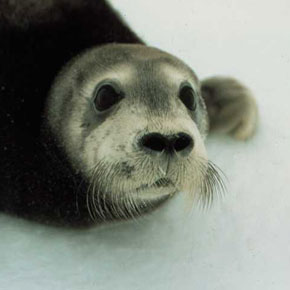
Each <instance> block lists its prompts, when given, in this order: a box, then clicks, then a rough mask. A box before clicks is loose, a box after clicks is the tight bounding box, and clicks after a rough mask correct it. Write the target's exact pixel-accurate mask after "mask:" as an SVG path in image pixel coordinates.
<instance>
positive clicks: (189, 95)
mask: <svg viewBox="0 0 290 290" xmlns="http://www.w3.org/2000/svg"><path fill="white" fill-rule="evenodd" d="M179 98H180V100H181V101H182V102H183V104H184V105H185V106H186V108H187V109H189V110H191V111H194V110H195V109H196V101H195V93H194V90H193V88H192V87H191V86H189V85H185V86H183V87H182V88H181V89H180V92H179Z"/></svg>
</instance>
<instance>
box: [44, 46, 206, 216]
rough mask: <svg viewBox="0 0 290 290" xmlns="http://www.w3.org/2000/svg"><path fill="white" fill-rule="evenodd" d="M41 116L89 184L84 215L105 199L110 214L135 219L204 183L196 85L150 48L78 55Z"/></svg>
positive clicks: (202, 118) (176, 63)
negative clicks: (150, 205) (143, 210)
mask: <svg viewBox="0 0 290 290" xmlns="http://www.w3.org/2000/svg"><path fill="white" fill-rule="evenodd" d="M46 116H47V124H48V127H49V128H50V129H51V131H52V132H53V134H54V135H55V136H56V137H57V140H58V143H59V144H61V146H62V148H63V150H64V151H65V152H66V153H67V154H68V157H69V161H70V162H71V164H72V166H73V168H74V169H75V170H76V171H80V172H81V173H82V175H83V176H85V178H86V179H87V180H88V182H89V184H90V185H91V188H92V190H91V191H89V192H88V206H90V207H91V212H92V213H93V212H94V211H97V210H98V208H97V206H96V204H97V203H96V201H95V200H96V199H100V198H106V199H107V200H110V201H111V202H113V203H114V204H115V207H116V211H117V212H116V214H121V213H120V212H121V211H122V210H126V212H130V213H131V214H133V215H135V214H136V213H137V212H138V211H141V209H140V206H142V205H144V204H145V205H146V203H153V202H154V201H159V200H160V199H164V197H169V196H170V195H172V194H174V193H175V192H177V191H182V190H187V191H190V192H192V191H194V190H196V189H197V187H199V186H200V183H201V181H202V180H203V178H204V172H205V171H203V170H201V167H202V168H204V169H206V166H207V157H206V151H205V148H204V143H203V139H204V137H205V135H206V130H207V122H206V120H207V117H206V110H205V105H204V103H203V99H202V97H201V93H200V86H199V82H198V79H197V77H196V76H195V74H194V72H193V71H192V70H191V69H190V68H189V67H187V66H186V65H185V64H184V63H182V62H181V61H180V60H178V59H177V58H175V57H173V56H171V55H169V54H167V53H165V52H163V51H160V50H158V49H155V48H151V47H146V46H143V45H125V44H111V45H105V46H102V47H98V48H94V49H92V50H89V51H86V52H85V53H83V54H82V55H80V56H78V57H76V58H75V59H74V60H72V61H71V62H70V63H69V64H68V65H67V66H66V67H65V68H64V69H63V70H62V72H61V73H60V75H59V76H58V77H57V79H56V81H55V83H54V85H53V86H52V90H51V92H50V96H49V98H48V103H47V113H46ZM99 195H100V196H99ZM123 207H124V208H123ZM118 211H119V212H118ZM134 211H136V212H134Z"/></svg>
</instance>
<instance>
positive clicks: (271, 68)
mask: <svg viewBox="0 0 290 290" xmlns="http://www.w3.org/2000/svg"><path fill="white" fill-rule="evenodd" d="M111 2H112V3H113V4H114V6H115V7H116V8H117V9H118V10H119V11H120V13H121V14H122V15H123V17H125V19H126V20H127V22H128V23H130V25H131V26H132V27H133V28H134V29H135V31H137V32H138V33H139V35H140V36H141V37H143V38H144V39H145V40H146V41H147V43H148V44H150V45H152V46H156V47H159V48H161V49H164V50H166V51H168V52H171V53H172V54H174V55H176V56H178V57H180V58H181V59H183V60H184V61H185V62H186V63H188V64H189V65H190V66H191V67H192V68H193V69H194V71H195V72H196V73H197V75H198V76H199V77H200V78H204V77H207V76H211V75H230V76H234V77H236V78H238V79H240V80H241V81H243V82H244V83H246V84H247V85H248V86H249V87H250V88H251V89H252V91H253V93H254V95H255V96H256V99H257V102H258V106H259V114H260V123H259V129H258V132H257V134H256V136H255V137H254V138H253V139H251V140H249V141H246V142H238V141H234V140H232V139H231V138H230V137H227V136H210V137H209V138H208V140H207V141H206V146H207V149H208V154H209V156H210V159H211V160H212V161H213V162H215V163H216V164H218V166H219V167H220V168H221V169H222V170H223V171H224V173H225V174H226V176H227V179H228V181H227V185H228V193H227V194H226V195H225V197H224V198H223V199H222V200H217V201H216V202H215V203H214V205H213V206H212V208H211V209H208V210H201V209H199V208H197V207H194V208H193V209H192V210H191V211H189V210H188V209H187V205H186V199H185V198H184V197H183V195H182V194H180V195H179V196H177V197H176V198H175V199H173V200H171V201H170V202H169V203H168V204H167V205H166V206H164V207H162V208H160V209H158V210H157V211H155V212H154V213H153V214H152V215H149V216H146V217H144V218H142V219H140V220H138V221H130V222H127V223H118V224H113V225H112V224H111V225H104V226H101V227H98V228H92V229H89V230H66V229H56V228H53V227H47V226H44V225H39V224H34V223H30V222H27V221H24V220H22V219H16V218H12V217H9V216H6V215H3V214H1V215H0V229H1V234H0V289H1V290H10V289H17V290H18V289H22V290H24V289H29V290H35V289H37V290H39V289H41V290H42V289H43V290H46V289H53V290H58V289H61V290H66V289H68V290H76V289H77V290H81V289H84V290H86V289H98V290H103V289H106V290H110V289H114V290H123V289H124V290H127V289H128V290H131V289H132V290H133V289H134V290H137V289H140V290H141V289H142V290H143V289H154V290H155V289H156V290H163V289H164V290H165V289H166V290H170V289H183V290H187V289H188V290H193V289H198V290H233V289H234V290H244V289H247V290H288V289H290V286H289V285H290V190H289V181H290V154H289V150H290V113H289V112H290V30H289V29H290V17H289V16H290V2H289V1H288V0H275V1H274V0H263V1H262V0H255V1H253V0H243V1H241V0H239V1H238V0H219V1H211V0H202V1H201V0H195V1H192V0H171V1H168V0H167V1H165V0H164V1H163V0H134V1H133V0H113V1H111ZM287 148H288V149H287Z"/></svg>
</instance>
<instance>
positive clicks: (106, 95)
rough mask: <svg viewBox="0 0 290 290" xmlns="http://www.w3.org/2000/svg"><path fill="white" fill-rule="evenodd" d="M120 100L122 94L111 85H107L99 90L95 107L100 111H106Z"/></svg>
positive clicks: (95, 99)
mask: <svg viewBox="0 0 290 290" xmlns="http://www.w3.org/2000/svg"><path fill="white" fill-rule="evenodd" d="M120 99H121V96H120V93H118V92H117V91H116V90H115V88H114V87H112V86H111V85H108V84H106V85H103V86H102V87H100V88H99V89H98V90H97V92H96V95H95V98H94V105H95V108H96V109H97V110H98V111H105V110H107V109H109V108H110V107H112V106H113V105H114V104H116V103H117V102H118V101H119V100H120Z"/></svg>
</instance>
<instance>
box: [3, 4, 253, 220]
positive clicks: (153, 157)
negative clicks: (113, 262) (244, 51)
mask: <svg viewBox="0 0 290 290" xmlns="http://www.w3.org/2000/svg"><path fill="white" fill-rule="evenodd" d="M0 39H1V43H0V63H1V68H0V136H1V137H0V138H1V139H0V160H1V164H0V210H1V211H2V212H6V213H9V214H14V215H17V216H21V217H24V218H28V219H33V220H37V221H40V222H43V223H52V224H59V225H72V226H77V225H91V224H95V223H96V222H98V221H108V220H116V219H124V218H130V217H136V216H139V215H141V214H144V213H146V212H149V211H151V210H152V209H154V208H156V207H157V206H159V205H161V204H163V203H164V201H165V200H167V199H168V198H170V197H171V196H172V195H174V194H175V193H176V192H179V191H186V192H188V193H189V194H191V195H197V196H198V195H199V196H200V197H201V198H202V199H204V200H209V199H211V198H212V196H213V194H214V190H215V189H216V188H222V181H221V179H220V177H219V174H218V172H217V170H216V169H215V166H214V165H213V164H212V163H211V162H210V161H209V160H208V158H207V154H206V149H205V146H204V139H205V137H206V135H207V131H208V129H209V128H210V129H216V130H220V131H224V132H226V133H230V134H232V135H233V136H234V137H235V138H237V139H247V138H249V137H250V136H252V135H253V133H254V131H255V128H256V124H257V107H256V103H255V100H254V98H253V97H252V95H251V93H250V92H249V90H248V89H247V88H245V87H244V86H243V85H242V84H240V83H239V82H238V81H236V80H234V79H231V78H221V77H214V78H210V79H207V80H204V81H199V79H198V78H197V76H196V75H195V73H194V72H193V70H192V69H191V68H190V67H188V66H187V65H186V64H185V63H184V62H183V61H181V60H180V59H178V58H177V57H175V56H172V55H170V54H169V53H166V52H164V51H161V50H159V49H157V48H153V47H149V46H146V45H145V43H144V42H143V41H142V40H141V39H140V38H139V37H138V36H137V35H136V34H135V33H134V32H132V31H131V29H130V28H129V27H128V25H126V24H125V23H124V21H122V19H121V18H120V16H119V15H118V14H117V13H116V12H115V11H114V9H113V8H112V7H111V6H110V5H109V4H108V3H107V2H105V1H103V0H99V1H94V0H74V1H69V0H41V1H40V0H24V1H18V2H16V1H11V0H1V2H0Z"/></svg>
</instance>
